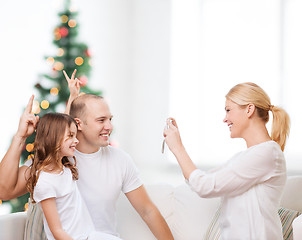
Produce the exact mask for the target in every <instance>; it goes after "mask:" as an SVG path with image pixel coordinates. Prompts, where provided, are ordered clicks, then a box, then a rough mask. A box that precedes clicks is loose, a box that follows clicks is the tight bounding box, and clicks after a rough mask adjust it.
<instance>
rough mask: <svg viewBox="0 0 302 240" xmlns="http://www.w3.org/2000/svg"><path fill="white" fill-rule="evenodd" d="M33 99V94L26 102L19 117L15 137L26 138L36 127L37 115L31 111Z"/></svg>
mask: <svg viewBox="0 0 302 240" xmlns="http://www.w3.org/2000/svg"><path fill="white" fill-rule="evenodd" d="M33 101H34V95H32V96H31V97H30V99H29V101H28V103H27V106H26V108H25V110H24V112H23V114H22V115H21V117H20V121H19V126H18V130H17V133H16V135H15V136H16V137H19V138H22V139H24V140H25V139H26V138H27V137H29V136H30V135H31V134H33V132H34V131H35V129H36V126H37V123H38V122H39V116H35V114H33V113H32V107H33Z"/></svg>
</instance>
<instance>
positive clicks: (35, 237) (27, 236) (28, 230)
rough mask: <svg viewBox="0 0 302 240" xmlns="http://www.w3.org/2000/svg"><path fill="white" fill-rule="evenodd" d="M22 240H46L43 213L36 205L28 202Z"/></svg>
mask: <svg viewBox="0 0 302 240" xmlns="http://www.w3.org/2000/svg"><path fill="white" fill-rule="evenodd" d="M24 240H47V238H46V234H45V231H44V226H43V212H42V209H41V208H40V207H39V206H38V205H37V204H36V203H32V202H31V200H30V199H29V200H28V210H27V217H26V222H25V230H24Z"/></svg>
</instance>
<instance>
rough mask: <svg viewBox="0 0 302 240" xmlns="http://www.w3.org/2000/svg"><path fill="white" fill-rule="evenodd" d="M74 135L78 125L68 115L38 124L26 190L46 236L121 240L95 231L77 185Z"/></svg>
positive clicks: (49, 117) (49, 116)
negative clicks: (37, 207)
mask: <svg viewBox="0 0 302 240" xmlns="http://www.w3.org/2000/svg"><path fill="white" fill-rule="evenodd" d="M76 134H77V123H76V122H75V120H74V119H73V118H72V117H70V116H69V115H67V114H61V113H48V114H46V115H44V116H43V117H42V118H41V119H40V120H39V123H38V124H37V130H36V138H35V144H34V157H33V160H32V164H31V167H30V170H29V178H28V180H27V188H28V191H29V192H30V194H31V198H32V200H33V202H36V203H39V205H40V206H41V208H42V210H43V221H44V229H45V232H46V236H47V238H48V240H51V239H64V240H68V239H74V240H84V239H89V240H115V239H116V240H117V239H120V238H118V237H115V236H112V235H107V234H105V233H100V232H96V231H95V230H94V226H93V223H92V220H91V218H90V215H89V213H88V209H87V208H86V205H85V204H84V202H83V200H82V197H81V195H80V193H79V190H78V188H77V184H76V180H77V179H78V171H77V168H76V164H75V163H76V160H75V158H74V157H73V155H74V151H75V147H76V145H77V144H78V142H79V141H78V140H77V138H76ZM68 157H71V159H70V158H68ZM72 157H73V159H72ZM71 160H72V161H71ZM27 176H28V175H27Z"/></svg>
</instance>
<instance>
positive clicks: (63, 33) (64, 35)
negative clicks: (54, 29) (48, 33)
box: [59, 27, 69, 38]
mask: <svg viewBox="0 0 302 240" xmlns="http://www.w3.org/2000/svg"><path fill="white" fill-rule="evenodd" d="M59 33H60V34H61V36H62V37H63V38H64V37H66V36H67V35H68V33H69V32H68V29H67V28H66V27H61V28H60V29H59Z"/></svg>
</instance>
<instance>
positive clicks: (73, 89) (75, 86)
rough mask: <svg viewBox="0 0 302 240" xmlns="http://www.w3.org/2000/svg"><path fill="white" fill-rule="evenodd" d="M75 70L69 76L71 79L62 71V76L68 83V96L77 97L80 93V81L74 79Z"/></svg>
mask: <svg viewBox="0 0 302 240" xmlns="http://www.w3.org/2000/svg"><path fill="white" fill-rule="evenodd" d="M76 72H77V70H76V69H75V70H74V71H73V73H72V75H71V78H69V77H68V75H67V73H66V72H65V71H64V70H63V73H64V76H65V78H66V80H67V82H68V88H69V91H70V96H72V97H77V96H78V95H79V93H80V88H81V87H80V80H79V79H77V78H75V74H76Z"/></svg>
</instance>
